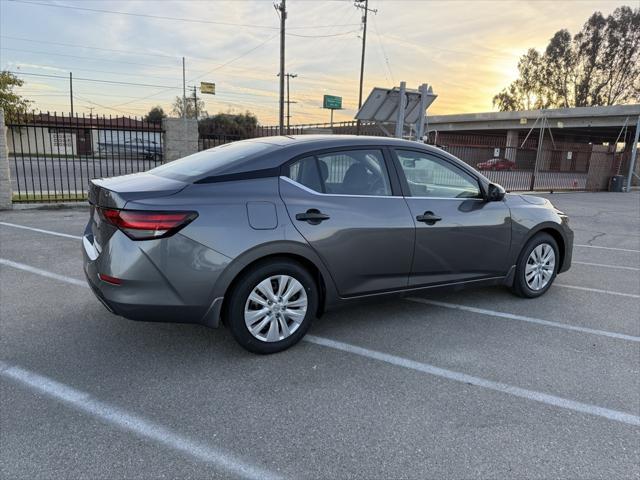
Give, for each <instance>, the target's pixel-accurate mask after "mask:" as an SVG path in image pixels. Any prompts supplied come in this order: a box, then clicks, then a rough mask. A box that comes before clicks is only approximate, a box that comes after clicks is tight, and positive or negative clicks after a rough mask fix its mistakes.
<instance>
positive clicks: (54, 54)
mask: <svg viewBox="0 0 640 480" xmlns="http://www.w3.org/2000/svg"><path fill="white" fill-rule="evenodd" d="M13 1H15V0H13ZM0 50H10V51H12V52H24V53H35V54H37V55H49V56H50V55H53V56H55V57H68V58H79V59H82V60H93V61H94V62H111V63H124V64H127V65H136V66H139V67H154V68H157V67H174V65H169V64H166V63H164V64H161V63H155V64H151V63H139V62H126V61H124V60H110V59H108V58H96V57H85V56H82V55H69V54H66V53H53V52H42V51H37V50H26V49H22V48H8V47H0ZM176 60H177V57H176Z"/></svg>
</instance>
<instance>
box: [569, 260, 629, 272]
mask: <svg viewBox="0 0 640 480" xmlns="http://www.w3.org/2000/svg"><path fill="white" fill-rule="evenodd" d="M571 263H572V264H573V265H588V266H590V267H602V268H618V269H620V270H633V271H634V272H640V268H636V267H624V266H622V265H608V264H606V263H590V262H576V261H575V260H573V261H572V262H571Z"/></svg>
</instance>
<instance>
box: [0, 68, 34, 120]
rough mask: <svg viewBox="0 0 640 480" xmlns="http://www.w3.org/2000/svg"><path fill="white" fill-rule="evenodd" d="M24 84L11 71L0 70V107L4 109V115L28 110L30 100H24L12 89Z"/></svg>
mask: <svg viewBox="0 0 640 480" xmlns="http://www.w3.org/2000/svg"><path fill="white" fill-rule="evenodd" d="M22 85H24V81H23V80H20V79H19V78H18V77H16V76H15V75H14V74H12V73H11V72H7V71H2V72H0V108H2V110H4V114H5V116H6V117H11V116H14V115H16V114H20V113H25V112H26V111H27V110H29V107H30V105H31V101H29V100H26V99H25V98H23V97H22V96H20V95H19V94H17V93H15V92H14V91H13V90H14V88H16V87H21V86H22Z"/></svg>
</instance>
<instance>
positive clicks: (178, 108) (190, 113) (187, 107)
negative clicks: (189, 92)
mask: <svg viewBox="0 0 640 480" xmlns="http://www.w3.org/2000/svg"><path fill="white" fill-rule="evenodd" d="M184 100H186V102H185V101H183V98H182V97H176V100H175V101H174V102H173V109H172V110H171V112H172V113H173V114H174V115H176V116H177V117H182V112H186V117H187V118H196V115H195V114H196V113H197V114H198V118H202V117H206V116H208V115H209V114H208V113H207V112H206V111H205V109H204V102H203V101H202V100H200V99H199V98H198V102H197V105H196V109H194V108H193V103H194V102H193V97H187V98H186V99H184Z"/></svg>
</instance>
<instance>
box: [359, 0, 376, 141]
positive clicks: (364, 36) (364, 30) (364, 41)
mask: <svg viewBox="0 0 640 480" xmlns="http://www.w3.org/2000/svg"><path fill="white" fill-rule="evenodd" d="M362 3H364V7H363V6H362V5H361V4H362ZM353 5H354V6H355V7H356V8H359V9H361V10H364V15H363V16H362V58H361V59H360V91H359V93H358V110H360V107H362V88H363V84H364V54H365V50H366V47H367V17H368V15H367V14H368V13H369V12H371V13H373V14H376V13H378V10H374V9H370V8H369V0H356V3H354V4H353ZM356 134H358V135H360V120H358V123H357V126H356Z"/></svg>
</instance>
